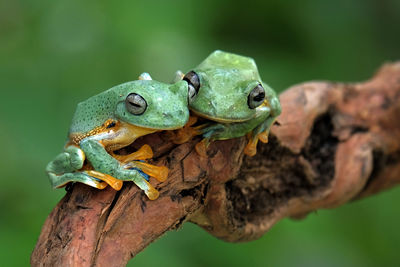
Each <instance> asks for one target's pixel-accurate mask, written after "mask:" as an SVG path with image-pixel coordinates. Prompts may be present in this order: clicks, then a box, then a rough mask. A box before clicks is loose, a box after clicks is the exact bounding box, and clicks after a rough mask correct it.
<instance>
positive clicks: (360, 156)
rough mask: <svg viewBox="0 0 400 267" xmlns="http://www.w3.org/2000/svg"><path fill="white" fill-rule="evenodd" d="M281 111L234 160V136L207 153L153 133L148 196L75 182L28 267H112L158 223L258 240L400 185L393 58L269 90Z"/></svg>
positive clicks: (161, 228)
mask: <svg viewBox="0 0 400 267" xmlns="http://www.w3.org/2000/svg"><path fill="white" fill-rule="evenodd" d="M280 98H281V102H282V109H283V113H282V115H281V116H280V117H279V118H278V122H277V124H276V125H274V126H273V129H272V133H271V136H270V142H269V143H268V144H259V145H258V153H257V155H256V156H254V157H247V156H243V153H242V151H243V148H244V145H245V143H246V141H245V138H238V139H232V140H226V141H217V142H214V143H213V144H212V145H211V146H210V148H209V151H208V153H209V157H208V158H201V157H199V156H198V155H197V153H196V152H195V151H194V145H195V144H196V143H197V142H198V141H199V139H195V140H193V141H191V142H189V143H186V144H183V145H179V146H176V145H173V144H171V143H170V142H167V141H166V138H165V134H164V133H159V134H153V135H149V136H147V137H145V138H143V139H142V140H141V141H140V142H137V144H136V145H137V146H139V145H140V143H144V142H147V143H150V144H151V146H152V147H153V148H154V150H155V159H154V162H155V164H160V165H161V164H164V165H166V166H168V167H169V168H170V175H169V177H168V179H167V181H166V182H164V183H158V184H157V183H156V181H155V180H151V183H152V184H153V185H154V184H155V185H156V186H157V188H158V189H159V190H160V193H161V194H160V197H159V199H157V200H155V201H149V200H147V199H146V197H145V196H144V194H143V193H142V192H140V191H139V190H138V188H137V187H136V186H135V185H133V184H132V183H125V185H124V187H123V188H122V190H121V191H120V192H116V191H114V190H112V189H110V188H107V189H105V190H103V191H99V190H95V189H91V188H89V187H87V186H84V185H75V186H74V188H73V189H72V190H70V191H69V192H67V194H66V195H65V197H64V198H63V199H62V200H61V201H60V202H59V203H58V205H57V206H56V207H55V208H54V210H53V211H52V212H51V214H50V215H49V217H48V218H47V220H46V222H45V224H44V226H43V229H42V233H41V235H40V237H39V240H38V242H37V245H36V247H35V250H34V251H33V254H32V257H31V263H32V265H33V266H67V265H69V266H91V265H96V266H123V265H124V264H126V263H127V261H128V260H129V259H130V258H131V257H134V256H135V255H136V254H137V253H139V252H140V251H141V250H142V249H144V248H145V247H146V246H147V245H148V244H149V243H150V242H152V241H154V240H155V239H157V238H158V237H160V236H161V235H162V234H163V233H165V232H166V231H168V230H171V229H176V228H178V227H180V226H181V225H182V224H183V223H184V222H186V221H192V222H194V223H196V224H198V225H200V226H201V227H203V228H204V229H205V230H207V231H208V232H209V233H210V234H212V235H214V236H216V237H218V238H221V239H223V240H226V241H229V242H238V241H249V240H253V239H255V238H259V237H260V236H262V235H263V234H264V233H265V232H266V231H267V230H268V229H269V228H270V227H271V226H272V225H273V224H274V223H276V222H277V221H279V220H281V219H282V218H284V217H296V218H301V217H303V216H305V215H306V214H308V213H309V212H311V211H314V210H317V209H322V208H334V207H337V206H339V205H342V204H344V203H346V202H349V201H352V200H354V199H358V198H361V197H365V196H369V195H371V194H375V193H377V192H379V191H382V190H385V189H387V188H390V187H393V186H395V185H396V184H397V183H399V182H400V63H395V64H387V65H384V66H383V67H382V68H381V69H380V70H379V71H378V73H377V74H376V75H375V76H374V78H372V79H371V80H369V81H367V82H364V83H355V84H344V83H332V82H308V83H304V84H300V85H296V86H293V87H291V88H290V89H288V90H287V91H285V92H284V93H283V94H281V97H280Z"/></svg>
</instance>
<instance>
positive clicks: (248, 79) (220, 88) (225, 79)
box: [189, 51, 281, 140]
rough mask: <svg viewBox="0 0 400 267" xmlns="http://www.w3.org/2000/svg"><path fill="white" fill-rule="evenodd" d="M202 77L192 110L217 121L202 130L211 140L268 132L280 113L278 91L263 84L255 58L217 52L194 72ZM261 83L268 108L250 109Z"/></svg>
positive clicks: (191, 105) (191, 106)
mask: <svg viewBox="0 0 400 267" xmlns="http://www.w3.org/2000/svg"><path fill="white" fill-rule="evenodd" d="M193 71H194V72H196V73H197V74H198V76H199V78H200V89H199V92H198V95H197V96H196V98H195V99H194V100H193V101H192V102H191V103H190V105H189V107H190V109H191V110H192V111H194V112H195V113H196V114H197V115H199V116H201V117H205V118H207V119H210V120H214V121H216V122H218V123H215V124H212V125H211V126H209V127H206V128H204V129H203V130H202V132H203V136H204V137H206V138H209V139H211V140H222V139H229V138H234V137H240V136H243V135H245V134H246V133H248V132H250V131H252V130H253V136H255V135H256V134H258V133H261V132H263V131H266V130H269V128H270V126H271V124H272V123H273V121H274V120H275V118H276V117H277V116H278V115H279V114H280V113H281V106H280V103H279V99H278V97H277V95H276V93H275V91H274V90H273V89H272V88H270V87H269V86H268V85H267V84H265V83H263V82H262V81H261V78H260V75H259V73H258V70H257V66H256V63H255V62H254V60H253V59H252V58H249V57H243V56H239V55H236V54H232V53H226V52H223V51H215V52H213V53H212V54H211V55H210V56H209V57H207V58H206V59H205V60H204V61H203V62H202V63H201V64H200V65H199V66H197V67H196V68H194V69H193ZM260 83H261V84H262V85H263V87H264V89H265V99H266V100H267V101H268V103H269V106H260V107H257V108H255V109H250V108H249V106H248V103H247V101H248V95H249V93H250V91H251V90H252V89H253V88H254V87H255V86H257V84H260Z"/></svg>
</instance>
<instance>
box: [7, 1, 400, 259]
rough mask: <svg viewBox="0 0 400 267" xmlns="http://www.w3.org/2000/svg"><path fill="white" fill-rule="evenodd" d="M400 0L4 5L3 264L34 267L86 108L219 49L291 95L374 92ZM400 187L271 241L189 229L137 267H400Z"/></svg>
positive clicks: (395, 47) (395, 45)
mask: <svg viewBox="0 0 400 267" xmlns="http://www.w3.org/2000/svg"><path fill="white" fill-rule="evenodd" d="M399 14H400V1H396V0H393V1H388V0H376V1H372V0H370V1H368V0H358V1H348V0H337V1H318V0H303V1H267V0H260V1H240V2H239V1H237V2H234V1H227V0H224V1H215V0H214V1H212V0H203V1H193V0H181V1H169V2H167V1H153V0H147V1H142V2H138V1H128V0H126V1H76V0H68V1H67V0H43V1H37V0H30V1H22V0H5V1H1V2H0V87H1V97H0V101H1V102H0V119H1V125H0V129H1V131H0V138H1V140H3V141H2V142H1V143H2V149H3V153H2V155H1V161H0V167H1V172H2V173H1V186H0V210H1V213H0V258H1V263H2V264H1V265H3V266H27V265H28V262H29V257H30V253H31V251H32V249H33V247H34V245H35V242H36V240H37V237H38V235H39V233H40V228H41V225H42V224H43V222H44V220H45V218H46V216H47V215H48V213H49V212H50V211H51V209H52V207H53V206H54V205H55V204H56V203H57V202H58V200H59V199H60V198H61V197H62V196H63V195H64V190H51V188H50V185H49V182H48V180H47V177H46V175H45V173H44V167H45V165H46V163H47V162H48V161H50V160H51V159H52V158H53V157H54V156H55V155H56V154H57V153H59V152H60V151H61V149H62V146H63V143H64V140H65V138H66V133H67V130H68V127H69V123H70V120H71V117H72V114H73V111H74V109H75V107H76V104H77V103H78V102H79V101H81V100H84V99H86V98H88V97H89V96H91V95H94V94H96V93H98V92H101V91H103V90H105V89H107V88H109V87H111V86H113V85H116V84H119V83H122V82H125V81H128V80H133V79H136V78H137V76H138V75H139V74H140V73H141V72H143V71H147V72H150V73H151V75H152V76H153V78H155V79H157V80H161V81H166V82H169V81H171V79H172V77H173V74H174V72H175V70H177V69H182V70H184V71H187V70H189V69H190V68H191V67H194V66H196V65H197V64H198V63H200V61H201V60H202V59H204V58H205V57H206V56H207V55H208V54H209V53H211V52H212V51H213V50H215V49H222V50H226V51H230V52H235V53H239V54H243V55H247V56H251V57H253V58H254V59H256V61H257V63H258V66H259V70H260V73H261V76H262V77H263V79H264V80H265V81H266V82H267V83H269V84H270V85H271V86H272V87H273V88H276V89H277V90H278V91H282V90H284V89H285V88H287V87H288V86H290V85H293V84H296V83H300V82H303V81H307V80H313V79H318V80H321V79H326V80H335V81H362V80H365V79H367V78H369V77H370V76H371V75H372V74H373V73H374V72H375V70H376V69H377V68H378V66H380V65H381V64H382V63H383V62H386V61H390V60H397V59H399V58H400V50H399V44H400V42H399V41H400V26H399V25H400V15H399ZM399 200H400V188H395V189H392V190H391V191H388V192H385V193H382V194H380V195H377V196H374V197H371V198H369V199H365V200H362V201H358V202H355V203H351V204H348V205H345V206H343V207H341V208H338V209H335V210H328V211H319V212H318V213H315V214H311V215H309V216H308V218H306V219H305V220H303V221H300V222H295V221H290V220H284V221H282V222H280V223H278V224H277V225H276V226H275V227H273V229H272V230H271V231H270V232H269V233H268V234H266V235H265V236H264V237H263V238H261V239H260V240H257V241H254V242H250V243H245V244H228V243H224V242H222V241H219V240H217V239H215V238H213V237H211V236H209V235H208V234H207V233H206V232H204V231H203V230H202V229H200V228H198V227H196V226H195V225H191V224H186V225H185V226H184V227H183V229H181V230H179V231H177V232H170V233H168V234H166V235H165V236H164V237H162V238H161V239H160V240H159V241H157V242H156V243H154V244H152V245H151V246H150V247H148V248H147V249H146V250H145V251H144V252H143V253H141V254H139V255H138V256H137V257H136V258H135V259H134V260H132V261H131V262H130V263H129V266H160V265H161V266H206V265H207V266H219V265H228V264H229V265H230V266H245V265H248V266H378V265H379V266H382V265H384V266H394V265H398V262H399V253H398V246H399V244H400V232H399V231H398V229H397V228H398V225H399V223H400V213H399V206H398V203H399Z"/></svg>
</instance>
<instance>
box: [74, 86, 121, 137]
mask: <svg viewBox="0 0 400 267" xmlns="http://www.w3.org/2000/svg"><path fill="white" fill-rule="evenodd" d="M117 88H118V86H115V87H113V88H110V89H108V90H106V91H104V92H102V93H100V94H98V95H95V96H92V97H90V98H89V99H87V100H85V101H82V102H80V103H79V104H78V106H77V108H76V110H75V113H74V116H73V118H72V123H71V127H70V129H69V133H70V134H72V133H87V132H89V131H91V130H92V129H94V128H96V127H99V126H101V125H102V124H103V123H104V122H105V121H107V120H108V119H115V115H114V111H115V109H116V105H117V103H118V99H119V95H118V90H116V89H117Z"/></svg>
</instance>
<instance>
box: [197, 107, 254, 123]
mask: <svg viewBox="0 0 400 267" xmlns="http://www.w3.org/2000/svg"><path fill="white" fill-rule="evenodd" d="M191 111H192V112H193V113H194V114H195V115H197V116H198V117H201V118H204V119H207V120H211V121H216V122H221V123H235V122H244V121H248V120H250V119H252V118H253V117H254V115H252V116H250V117H248V118H240V119H234V118H222V117H213V116H210V115H208V114H204V113H201V112H198V111H196V110H193V109H191Z"/></svg>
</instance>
